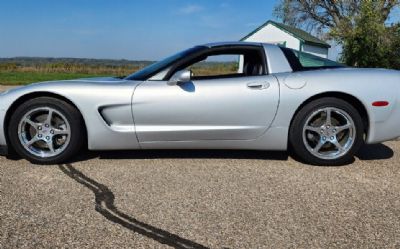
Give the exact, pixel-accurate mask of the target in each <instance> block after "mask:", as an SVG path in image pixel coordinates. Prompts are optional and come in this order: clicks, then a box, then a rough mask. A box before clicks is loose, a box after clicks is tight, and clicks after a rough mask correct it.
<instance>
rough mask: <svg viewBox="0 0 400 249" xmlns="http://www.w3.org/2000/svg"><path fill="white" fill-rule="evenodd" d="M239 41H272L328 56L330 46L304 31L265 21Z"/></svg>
mask: <svg viewBox="0 0 400 249" xmlns="http://www.w3.org/2000/svg"><path fill="white" fill-rule="evenodd" d="M241 41H249V42H263V43H274V44H280V45H282V46H285V47H288V48H292V49H296V50H299V51H303V52H306V53H310V54H314V55H317V56H320V57H323V58H328V51H329V48H330V47H331V46H330V45H329V44H328V43H326V42H324V41H322V40H320V39H318V38H317V37H314V36H312V35H310V34H309V33H307V32H305V31H304V30H301V29H297V28H294V27H291V26H288V25H285V24H281V23H277V22H274V21H267V22H266V23H264V24H263V25H261V26H260V27H258V28H257V29H255V30H254V31H252V32H251V33H250V34H248V35H247V36H245V37H244V38H242V39H241Z"/></svg>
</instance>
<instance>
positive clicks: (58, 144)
mask: <svg viewBox="0 0 400 249" xmlns="http://www.w3.org/2000/svg"><path fill="white" fill-rule="evenodd" d="M215 56H222V58H225V57H224V56H231V57H230V58H232V56H233V58H238V62H237V64H234V67H233V69H232V70H231V72H229V73H226V72H222V73H218V71H213V72H215V73H211V74H210V73H204V72H203V73H202V70H198V71H199V72H193V71H192V70H194V69H195V65H198V64H199V63H200V64H201V63H203V65H205V64H204V61H206V60H207V59H209V58H213V57H215ZM217 64H218V63H215V62H213V60H211V62H210V63H209V64H207V65H217ZM203 71H204V70H203ZM399 97H400V72H399V71H395V70H385V69H356V68H348V67H345V66H343V65H341V64H338V63H336V62H333V61H329V60H327V59H323V58H320V57H316V56H313V55H311V54H307V53H303V52H300V51H296V50H291V49H288V48H285V47H281V46H278V45H273V44H260V43H245V42H226V43H213V44H206V45H201V46H196V47H193V48H190V49H188V50H185V51H182V52H180V53H177V54H176V55H173V56H171V57H169V58H167V59H165V60H162V61H159V62H157V63H155V64H152V65H150V66H148V67H146V68H144V69H142V70H140V71H138V72H136V73H133V74H132V75H129V76H127V77H120V78H117V77H109V78H90V79H78V80H68V81H54V82H43V83H36V84H32V85H29V86H25V87H21V88H16V89H12V90H9V91H6V92H3V93H1V94H0V125H1V129H0V148H1V152H2V154H7V153H10V151H13V153H14V152H16V153H17V154H19V155H20V156H22V157H23V158H26V159H27V160H29V161H31V162H32V163H37V164H56V163H62V162H65V161H68V160H70V159H72V158H73V156H74V155H76V154H77V153H78V152H79V151H80V150H81V149H83V147H84V146H85V147H87V148H88V149H89V150H141V149H240V150H243V149H245V150H261V151H263V150H265V151H267V150H282V151H284V150H288V149H290V151H291V152H292V153H294V155H296V156H297V158H298V159H299V160H301V161H303V162H305V163H308V164H313V165H343V164H346V163H348V162H350V161H351V160H352V159H353V157H354V155H355V153H356V152H357V150H358V149H359V148H360V146H361V145H362V144H363V143H367V144H373V143H379V142H383V141H387V140H393V139H397V138H398V137H400V101H399ZM132 153H135V152H132Z"/></svg>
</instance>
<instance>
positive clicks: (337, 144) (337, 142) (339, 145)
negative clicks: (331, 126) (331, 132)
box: [331, 139, 343, 152]
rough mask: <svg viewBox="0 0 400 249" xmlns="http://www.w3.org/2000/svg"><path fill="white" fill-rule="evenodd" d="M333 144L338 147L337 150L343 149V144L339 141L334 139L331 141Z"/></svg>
mask: <svg viewBox="0 0 400 249" xmlns="http://www.w3.org/2000/svg"><path fill="white" fill-rule="evenodd" d="M331 143H332V144H333V145H335V147H336V148H337V149H338V151H340V152H341V151H343V146H342V145H341V144H340V143H339V141H337V140H336V139H335V140H334V141H332V142H331Z"/></svg>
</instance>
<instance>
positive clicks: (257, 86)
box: [247, 82, 270, 90]
mask: <svg viewBox="0 0 400 249" xmlns="http://www.w3.org/2000/svg"><path fill="white" fill-rule="evenodd" d="M247 87H248V88H250V89H253V90H262V89H267V88H269V87H270V84H269V83H268V82H262V83H261V82H253V83H248V84H247Z"/></svg>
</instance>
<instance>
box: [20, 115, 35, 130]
mask: <svg viewBox="0 0 400 249" xmlns="http://www.w3.org/2000/svg"><path fill="white" fill-rule="evenodd" d="M23 121H24V122H25V123H27V124H29V125H30V126H32V127H33V128H35V129H37V128H38V126H39V124H38V123H35V122H33V121H32V120H30V119H29V118H28V117H26V118H24V120H23Z"/></svg>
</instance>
